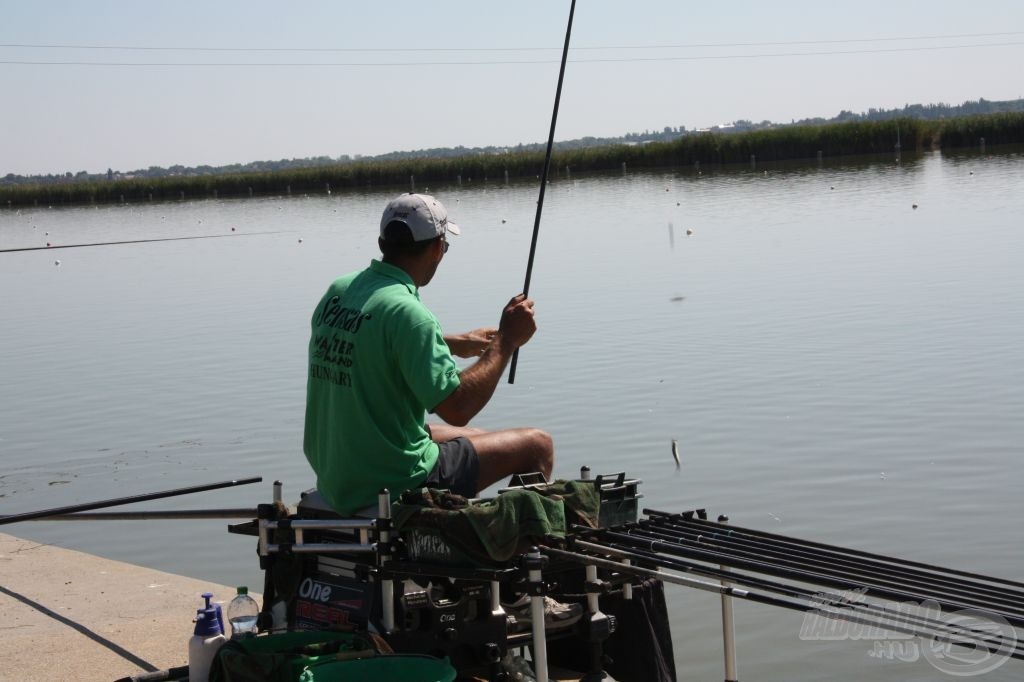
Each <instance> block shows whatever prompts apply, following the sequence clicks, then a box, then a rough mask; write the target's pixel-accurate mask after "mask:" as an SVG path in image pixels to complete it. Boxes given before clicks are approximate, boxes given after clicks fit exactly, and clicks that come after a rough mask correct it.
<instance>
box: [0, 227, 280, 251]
mask: <svg viewBox="0 0 1024 682" xmlns="http://www.w3.org/2000/svg"><path fill="white" fill-rule="evenodd" d="M256 234H278V233H277V232H246V233H244V234H203V235H197V236H194V237H160V238H156V239H125V240H122V241H116V242H92V243H89V244H57V245H53V244H49V243H48V244H47V245H46V246H22V247H19V248H16V249H0V253H14V252H15V251H51V250H53V249H82V248H85V247H88V246H116V245H119V244H146V243H149V242H176V241H182V240H187V239H218V238H220V237H247V236H251V235H256Z"/></svg>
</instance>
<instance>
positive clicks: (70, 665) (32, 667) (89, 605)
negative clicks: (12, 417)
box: [0, 533, 260, 682]
mask: <svg viewBox="0 0 1024 682" xmlns="http://www.w3.org/2000/svg"><path fill="white" fill-rule="evenodd" d="M203 592H212V593H213V594H214V600H215V601H218V602H221V603H222V604H223V605H224V607H225V608H226V606H227V602H228V601H230V600H231V599H232V598H233V597H234V595H235V588H234V587H227V586H224V585H214V584H210V583H206V582H203V581H200V580H193V579H192V578H184V577H182V576H178V575H173V574H170V573H163V572H161V571H155V570H152V569H149V568H143V567H141V566H134V565H132V564H125V563H121V562H118V561H111V560H109V559H103V558H100V557H96V556H92V555H89V554H84V553H82V552H76V551H72V550H67V549H61V548H59V547H53V546H50V545H41V544H39V543H36V542H32V541H29V540H22V539H21V538H17V537H14V536H11V535H5V534H2V533H0V680H3V681H4V682H7V681H11V682H13V681H15V680H19V681H22V682H34V681H37V680H38V681H40V682H42V681H43V680H47V681H50V680H80V681H81V682H92V681H94V680H95V681H96V682H100V681H105V682H111V681H112V680H117V679H120V678H123V677H128V676H130V675H137V674H140V673H143V672H147V671H155V670H166V669H169V668H173V667H177V666H183V665H187V663H188V640H189V637H191V636H192V627H193V625H192V619H193V618H194V617H195V613H196V609H197V608H199V607H200V606H201V604H202V600H201V599H200V597H199V595H200V594H201V593H203ZM253 596H254V597H255V598H256V600H257V601H260V595H258V594H256V595H253Z"/></svg>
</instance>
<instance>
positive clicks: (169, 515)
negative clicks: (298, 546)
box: [33, 507, 257, 521]
mask: <svg viewBox="0 0 1024 682" xmlns="http://www.w3.org/2000/svg"><path fill="white" fill-rule="evenodd" d="M256 516H257V511H256V507H253V508H252V509H249V508H246V507H239V508H237V509H177V510H175V509H169V510H162V509H151V510H148V511H114V512H78V513H77V514H57V515H56V516H44V517H43V518H41V519H33V520H34V521H184V520H201V519H255V518H256Z"/></svg>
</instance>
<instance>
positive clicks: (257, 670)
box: [210, 632, 456, 682]
mask: <svg viewBox="0 0 1024 682" xmlns="http://www.w3.org/2000/svg"><path fill="white" fill-rule="evenodd" d="M455 676H456V672H455V668H453V667H452V666H451V664H450V663H449V662H448V659H439V658H434V657H432V656H419V655H415V654H393V653H382V652H381V651H380V649H379V648H378V647H377V646H376V645H375V644H374V641H373V640H372V639H371V638H369V637H366V636H360V635H355V634H352V633H347V632H287V633H281V634H276V635H266V636H262V637H250V638H249V639H243V640H230V641H228V642H226V643H225V644H224V645H223V646H222V647H221V648H220V649H219V650H218V651H217V656H216V658H215V659H214V662H213V666H212V667H211V669H210V682H386V681H388V680H396V681H398V680H400V681H401V682H453V681H454V680H455Z"/></svg>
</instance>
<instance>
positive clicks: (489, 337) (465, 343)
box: [444, 327, 498, 358]
mask: <svg viewBox="0 0 1024 682" xmlns="http://www.w3.org/2000/svg"><path fill="white" fill-rule="evenodd" d="M497 333H498V330H497V329H495V328H494V327H481V328H480V329H474V330H473V331H471V332H466V333H465V334H458V335H453V336H445V337H444V342H445V343H446V344H448V349H449V350H450V351H451V352H452V355H456V356H458V357H460V358H475V357H477V356H478V355H483V354H484V351H485V350H487V347H488V346H490V345H491V341H493V340H494V337H495V335H496V334H497Z"/></svg>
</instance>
